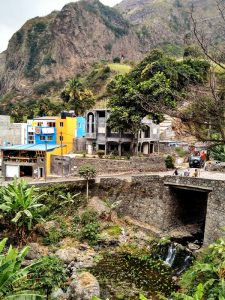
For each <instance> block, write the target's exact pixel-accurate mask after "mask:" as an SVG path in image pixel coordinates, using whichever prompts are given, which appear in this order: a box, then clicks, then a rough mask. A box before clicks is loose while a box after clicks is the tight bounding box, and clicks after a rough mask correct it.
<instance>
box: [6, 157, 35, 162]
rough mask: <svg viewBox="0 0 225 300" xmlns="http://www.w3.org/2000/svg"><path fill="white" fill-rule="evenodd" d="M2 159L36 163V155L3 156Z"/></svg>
mask: <svg viewBox="0 0 225 300" xmlns="http://www.w3.org/2000/svg"><path fill="white" fill-rule="evenodd" d="M3 161H7V162H23V163H36V162H37V158H36V157H19V156H3Z"/></svg>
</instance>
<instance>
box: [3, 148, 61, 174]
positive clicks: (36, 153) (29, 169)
mask: <svg viewBox="0 0 225 300" xmlns="http://www.w3.org/2000/svg"><path fill="white" fill-rule="evenodd" d="M52 154H54V155H62V154H66V146H64V145H62V147H61V146H60V145H50V144H45V145H44V144H39V145H38V144H26V145H15V146H7V147H2V149H1V157H2V175H3V177H5V178H6V179H8V178H14V177H18V178H19V177H32V178H41V177H44V176H45V175H46V176H48V175H50V164H51V162H50V160H51V155H52Z"/></svg>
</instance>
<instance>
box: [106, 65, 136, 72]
mask: <svg viewBox="0 0 225 300" xmlns="http://www.w3.org/2000/svg"><path fill="white" fill-rule="evenodd" d="M108 66H109V67H110V69H111V70H112V71H115V72H117V73H119V74H126V73H129V72H130V71H131V66H129V65H126V64H118V63H114V64H108Z"/></svg>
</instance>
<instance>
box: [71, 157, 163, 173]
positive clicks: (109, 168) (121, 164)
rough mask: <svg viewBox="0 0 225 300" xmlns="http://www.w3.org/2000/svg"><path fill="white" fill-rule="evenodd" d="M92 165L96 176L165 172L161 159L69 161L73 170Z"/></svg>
mask: <svg viewBox="0 0 225 300" xmlns="http://www.w3.org/2000/svg"><path fill="white" fill-rule="evenodd" d="M87 163H88V164H91V165H94V166H95V168H96V170H97V173H98V174H113V173H126V172H157V171H165V170H166V167H165V162H164V158H163V157H159V156H152V157H143V158H142V157H132V158H131V159H130V160H116V159H99V158H75V159H73V160H72V161H71V165H72V166H73V167H74V169H79V167H80V166H81V165H83V164H87Z"/></svg>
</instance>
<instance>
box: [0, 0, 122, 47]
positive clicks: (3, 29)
mask: <svg viewBox="0 0 225 300" xmlns="http://www.w3.org/2000/svg"><path fill="white" fill-rule="evenodd" d="M100 1H101V2H102V3H103V4H105V5H108V6H113V5H115V4H117V3H119V2H120V1H121V0H100ZM69 2H76V0H75V1H73V0H0V52H2V51H4V50H6V48H7V45H8V41H9V39H10V38H11V36H12V35H13V34H14V33H15V32H16V31H17V30H18V29H20V27H21V26H22V25H23V24H24V23H25V22H26V21H27V20H28V19H30V18H33V17H36V16H45V15H47V14H49V13H50V12H51V11H53V10H60V9H61V8H62V7H63V6H64V5H65V4H66V3H69Z"/></svg>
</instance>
